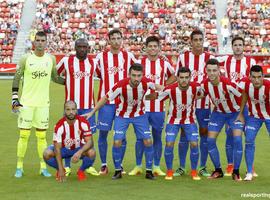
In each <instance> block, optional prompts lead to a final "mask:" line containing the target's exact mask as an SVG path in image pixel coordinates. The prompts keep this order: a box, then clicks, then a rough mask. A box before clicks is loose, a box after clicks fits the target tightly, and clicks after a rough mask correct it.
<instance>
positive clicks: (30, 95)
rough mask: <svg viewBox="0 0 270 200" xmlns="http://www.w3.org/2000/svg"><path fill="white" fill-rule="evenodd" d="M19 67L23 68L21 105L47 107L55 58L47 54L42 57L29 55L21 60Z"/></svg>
mask: <svg viewBox="0 0 270 200" xmlns="http://www.w3.org/2000/svg"><path fill="white" fill-rule="evenodd" d="M19 67H24V70H23V88H22V94H21V99H20V102H21V104H22V105H23V106H35V107H41V106H49V105H50V100H49V90H50V81H51V73H52V69H53V67H55V58H54V57H53V56H51V55H50V54H47V53H45V54H44V55H43V56H42V57H38V56H36V55H35V54H34V53H29V54H26V55H24V56H23V57H22V58H21V60H20V63H19Z"/></svg>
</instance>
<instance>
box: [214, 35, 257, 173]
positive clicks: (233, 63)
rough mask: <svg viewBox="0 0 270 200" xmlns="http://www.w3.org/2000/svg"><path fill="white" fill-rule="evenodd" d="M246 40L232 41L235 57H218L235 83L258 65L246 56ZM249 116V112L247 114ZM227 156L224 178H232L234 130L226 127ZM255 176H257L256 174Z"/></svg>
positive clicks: (226, 73) (226, 74)
mask: <svg viewBox="0 0 270 200" xmlns="http://www.w3.org/2000/svg"><path fill="white" fill-rule="evenodd" d="M244 45H245V40H244V38H242V37H239V36H236V37H234V38H233V39H232V50H233V55H229V56H224V57H218V59H219V61H221V62H224V71H225V77H227V78H229V79H230V80H231V81H233V82H235V83H239V81H240V80H241V79H242V78H244V77H248V76H249V72H250V68H251V66H253V65H255V64H256V61H255V60H254V59H253V58H251V57H247V56H245V55H244ZM245 113H246V114H247V110H246V112H245ZM225 147H226V156H227V162H228V166H227V168H226V173H225V174H224V176H231V175H232V172H233V134H232V130H231V129H230V128H229V127H228V126H226V145H225ZM254 175H255V176H257V174H256V173H255V172H254Z"/></svg>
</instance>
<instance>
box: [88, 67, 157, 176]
mask: <svg viewBox="0 0 270 200" xmlns="http://www.w3.org/2000/svg"><path fill="white" fill-rule="evenodd" d="M148 89H159V90H161V89H162V87H160V86H158V85H156V84H154V83H153V82H151V81H150V80H148V79H146V78H145V77H143V66H142V65H141V64H138V63H135V64H132V65H131V67H130V68H129V78H124V79H122V80H121V81H119V82H118V83H116V84H115V85H114V86H113V88H112V89H111V90H110V91H109V92H108V93H107V94H106V95H105V96H103V97H102V98H101V99H100V100H99V101H98V103H97V104H96V106H95V108H94V109H93V110H92V111H91V112H90V113H89V114H87V115H86V117H91V116H92V115H93V114H94V113H95V112H96V111H97V110H99V109H100V108H101V107H102V106H103V105H104V104H106V102H107V101H108V100H110V101H112V100H114V99H116V98H119V103H118V105H117V109H116V117H115V120H114V143H113V149H112V152H113V161H114V166H115V174H114V176H113V177H112V178H113V179H114V180H115V179H119V178H122V173H121V161H122V158H121V157H122V155H123V154H122V148H121V146H122V141H123V139H124V138H125V137H126V131H127V129H128V126H129V124H130V123H131V124H133V127H134V130H135V133H136V137H137V138H142V139H143V142H144V151H145V159H146V175H145V177H146V178H147V179H151V180H152V179H155V177H154V176H153V174H152V162H153V153H154V150H153V144H152V137H151V132H150V130H149V123H148V119H147V116H146V115H145V111H144V103H143V98H144V96H145V93H146V92H147V90H148Z"/></svg>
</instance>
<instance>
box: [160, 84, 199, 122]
mask: <svg viewBox="0 0 270 200" xmlns="http://www.w3.org/2000/svg"><path fill="white" fill-rule="evenodd" d="M199 86H200V85H199V84H198V83H196V82H192V83H190V86H189V87H188V89H187V90H181V89H180V88H179V87H178V83H174V84H172V85H169V86H167V87H166V88H165V89H164V90H163V91H162V92H159V94H158V99H160V100H165V99H167V98H169V99H170V107H169V114H168V121H167V123H168V124H192V123H195V122H196V116H195V99H196V94H197V92H198V90H199Z"/></svg>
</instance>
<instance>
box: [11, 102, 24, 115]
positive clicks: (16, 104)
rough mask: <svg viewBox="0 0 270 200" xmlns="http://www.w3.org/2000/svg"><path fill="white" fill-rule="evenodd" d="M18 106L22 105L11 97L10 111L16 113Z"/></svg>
mask: <svg viewBox="0 0 270 200" xmlns="http://www.w3.org/2000/svg"><path fill="white" fill-rule="evenodd" d="M20 107H23V105H22V104H21V103H20V102H19V100H18V99H12V112H13V113H18V112H19V109H20Z"/></svg>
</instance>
